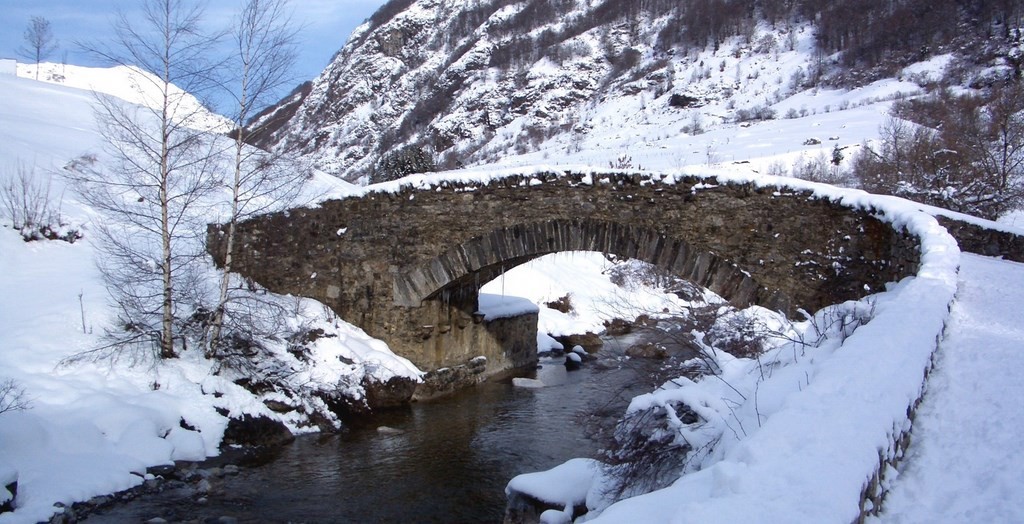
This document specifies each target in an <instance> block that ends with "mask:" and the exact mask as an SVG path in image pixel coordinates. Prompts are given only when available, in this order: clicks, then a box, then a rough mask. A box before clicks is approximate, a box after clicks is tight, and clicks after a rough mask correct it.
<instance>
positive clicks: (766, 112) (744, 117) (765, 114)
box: [735, 105, 776, 123]
mask: <svg viewBox="0 0 1024 524" xmlns="http://www.w3.org/2000/svg"><path fill="white" fill-rule="evenodd" d="M775 116H776V112H775V110H774V109H772V108H771V107H769V106H766V105H761V106H754V107H751V108H744V109H737V110H736V116H735V121H736V122H737V123H742V122H753V121H758V120H774V119H775Z"/></svg>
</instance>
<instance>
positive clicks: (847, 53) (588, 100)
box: [260, 0, 1014, 181]
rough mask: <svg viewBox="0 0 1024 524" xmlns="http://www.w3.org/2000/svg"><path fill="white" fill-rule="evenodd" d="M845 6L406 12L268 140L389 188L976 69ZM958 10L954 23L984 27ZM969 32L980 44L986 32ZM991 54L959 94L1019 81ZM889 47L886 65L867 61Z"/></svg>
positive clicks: (294, 107)
mask: <svg viewBox="0 0 1024 524" xmlns="http://www.w3.org/2000/svg"><path fill="white" fill-rule="evenodd" d="M916 3H918V4H919V3H920V2H916ZM776 4H778V5H776ZM847 4H850V2H833V3H828V2H825V3H822V2H810V1H804V2H767V1H766V2H757V3H755V2H720V1H711V0H708V1H705V0H700V1H693V2H685V3H681V2H668V1H644V2H635V1H632V0H625V1H623V0H604V1H592V0H563V1H558V2H548V1H535V0H474V1H471V2H464V1H455V0H394V1H391V2H389V3H388V4H386V5H385V6H384V7H383V8H382V9H381V10H380V11H379V12H378V13H377V14H375V15H374V16H373V17H372V18H371V19H370V20H368V21H367V22H366V23H365V24H364V25H363V26H361V27H360V28H358V29H357V30H356V31H355V32H354V33H353V34H352V36H351V38H350V39H349V42H348V44H347V45H346V46H345V47H344V48H343V49H341V50H340V51H339V53H338V54H337V55H336V56H335V58H334V60H333V61H332V62H331V64H330V65H329V66H328V67H327V68H326V69H325V70H324V71H323V73H322V74H321V75H320V76H319V77H318V78H316V79H315V80H313V81H312V82H311V83H310V84H306V85H304V86H302V87H300V88H299V89H297V90H296V91H295V92H294V93H292V94H291V95H290V96H289V97H288V98H286V99H285V100H283V101H282V103H281V105H280V106H279V107H277V108H275V109H274V110H272V111H269V112H268V113H267V114H268V115H269V116H270V117H271V118H272V120H273V122H272V123H270V124H268V125H267V129H266V130H265V132H264V134H263V135H262V136H261V137H260V142H261V143H262V144H263V145H265V146H266V145H276V146H278V147H287V148H294V149H296V150H298V151H301V152H302V153H303V154H304V155H306V156H308V157H310V158H312V159H314V161H315V163H316V165H317V167H319V168H320V169H322V170H324V171H326V172H328V173H331V174H334V175H337V176H340V177H342V178H345V179H347V180H350V181H355V180H357V179H359V178H361V177H366V176H369V175H371V174H373V172H374V169H375V168H376V167H377V166H378V164H379V163H380V161H381V159H382V158H383V157H384V156H386V155H387V154H388V153H390V152H392V151H395V150H397V149H399V148H400V147H402V146H413V147H417V148H421V149H422V150H424V151H426V152H427V153H428V154H429V155H431V156H432V157H433V158H434V160H435V161H436V162H437V165H438V166H439V167H440V168H442V169H451V168H457V167H460V166H469V165H481V164H488V163H493V162H495V161H496V160H499V159H506V158H507V157H508V156H510V155H514V154H522V153H528V152H535V151H540V150H543V149H549V150H550V156H554V155H559V156H564V155H566V154H572V153H573V152H577V151H579V150H581V149H593V148H592V147H587V144H586V143H585V142H587V141H588V140H591V143H592V144H595V143H600V142H604V141H605V140H603V137H607V136H609V135H614V134H615V133H616V132H618V131H620V130H622V129H623V128H630V127H635V126H641V125H649V124H652V123H653V124H657V125H658V126H660V127H661V130H660V132H659V137H660V139H661V140H675V139H678V140H685V139H687V138H690V137H693V136H695V135H699V134H700V133H702V132H704V131H709V130H714V129H716V128H717V127H719V126H721V125H723V124H729V123H736V122H741V121H744V120H747V121H749V120H760V119H766V118H779V119H781V118H784V117H787V116H789V117H798V116H806V115H807V114H809V113H811V112H814V111H816V110H817V111H829V110H839V109H846V108H849V107H851V104H856V103H858V102H859V100H853V101H846V102H845V103H844V104H843V105H832V106H828V104H821V105H819V106H818V107H814V104H813V103H808V101H806V100H801V101H799V102H795V103H794V102H792V101H789V102H787V101H788V100H790V99H791V97H793V96H794V95H797V94H800V93H803V92H805V91H806V90H807V89H808V88H811V87H825V86H828V85H832V86H834V87H850V86H853V85H868V84H870V83H871V82H873V81H875V80H879V79H882V78H886V77H889V78H893V77H898V78H899V79H901V80H914V81H916V82H919V83H922V84H924V83H927V82H934V81H935V80H936V79H937V77H941V76H942V72H943V71H942V69H941V67H940V68H939V70H938V71H935V70H934V69H932V70H929V71H927V72H926V74H924V75H916V76H911V75H909V74H907V75H905V69H904V68H905V67H906V66H909V65H911V64H913V63H917V62H922V61H926V60H928V59H929V58H931V57H933V56H945V57H946V58H945V59H943V60H942V61H941V64H940V66H944V65H946V64H947V63H949V57H950V56H952V55H950V54H948V53H950V52H952V51H956V52H957V53H960V55H958V56H963V52H962V51H960V49H962V48H959V47H957V46H956V45H954V42H955V41H956V38H960V40H959V41H958V42H960V43H962V42H963V41H965V37H957V36H956V34H955V32H952V31H946V30H945V29H944V28H946V27H947V25H948V24H947V23H944V24H941V25H933V26H932V30H931V33H929V35H927V40H928V42H927V44H928V45H927V46H924V47H920V46H919V47H917V48H912V46H913V45H914V42H916V41H917V40H918V39H919V35H918V33H920V31H921V29H920V28H918V26H917V25H915V23H916V18H913V17H911V18H912V20H911V22H915V23H909V27H903V26H906V25H908V22H899V21H900V20H903V18H906V17H907V16H909V15H907V14H906V13H905V12H903V11H901V9H905V8H907V7H908V6H909V5H910V4H915V2H914V1H911V0H903V1H900V2H889V3H885V4H886V5H885V6H882V5H879V6H874V8H873V11H872V12H873V13H874V14H873V20H874V21H871V20H866V19H865V16H866V15H865V14H862V13H860V11H858V10H850V9H847V8H848V7H850V6H849V5H847ZM879 4H882V3H879ZM844 9H845V11H844ZM943 9H946V10H947V11H948V10H949V9H952V11H951V12H952V13H953V16H952V17H951V18H953V19H955V20H959V19H960V17H966V16H968V14H969V13H966V12H961V11H962V10H960V11H958V10H957V9H956V8H948V6H945V4H943ZM925 11H926V12H928V13H933V14H934V13H935V12H939V11H940V9H939V7H938V6H932V7H929V8H928V9H925ZM942 12H946V11H942ZM844 13H845V14H844ZM915 16H917V15H915ZM921 16H923V15H921ZM929 16H932V15H929ZM844 17H845V18H844ZM983 20H987V19H984V18H983ZM886 21H889V22H890V23H891V24H893V25H892V27H903V28H902V29H900V30H901V31H904V34H903V37H904V38H901V39H890V40H892V41H897V40H898V41H899V42H900V44H896V43H892V42H889V41H886V40H885V39H883V38H880V37H868V36H864V34H858V35H857V36H849V37H846V38H839V37H836V36H835V35H836V34H838V33H839V32H840V31H839V30H837V29H836V28H835V27H834V26H835V25H836V24H837V23H839V22H842V23H845V24H846V27H847V32H853V31H855V30H859V29H860V26H864V29H865V30H866V31H867V33H865V34H871V35H873V34H874V33H872V32H871V31H870V30H869V28H871V27H875V29H877V30H879V31H880V30H881V28H880V27H877V26H880V25H881V24H882V23H883V22H886ZM872 23H873V24H875V26H871V24H872ZM900 24H902V25H900ZM981 25H984V23H982V24H981ZM963 26H964V28H967V33H968V34H970V28H971V25H970V23H964V24H963ZM887 27H888V26H887ZM920 38H924V37H923V36H921V37H920ZM990 41H991V42H993V43H990V44H987V45H988V46H989V47H992V49H991V50H990V52H988V53H987V54H984V58H983V59H982V58H980V55H981V54H982V53H978V55H979V56H974V55H971V57H970V59H969V60H966V59H964V60H961V59H958V60H956V66H957V68H958V70H959V73H958V74H960V75H961V78H963V79H965V80H968V81H969V80H970V79H971V78H973V77H975V76H979V77H983V76H984V75H985V74H992V68H986V67H987V66H989V65H999V66H1000V67H1003V68H1004V69H1006V70H1009V71H1011V72H1012V71H1013V70H1014V69H1013V67H1011V65H1008V64H1012V63H1013V60H1012V56H1013V55H1012V53H1010V52H1009V51H1007V49H1010V47H1006V46H1004V47H1002V48H999V47H998V45H997V44H998V43H999V42H1002V41H1003V40H1002V39H1001V38H1000V37H999V35H996V36H994V37H993V38H992V39H990ZM965 47H966V48H968V49H973V47H969V46H965ZM982 47H984V46H982ZM1011 47H1012V46H1011ZM997 48H998V49H997ZM877 49H881V50H882V51H884V53H882V54H884V56H885V57H887V58H886V59H885V60H883V59H880V58H875V57H874V54H878V53H877V52H876V53H874V54H872V53H869V52H868V51H872V50H877ZM908 49H910V50H908ZM979 60H987V62H985V63H982V64H980V65H979V64H976V62H977V61H979ZM997 70H998V68H997ZM911 72H912V71H911ZM932 73H934V75H935V76H928V74H932ZM1005 73H1006V71H1003V73H1002V74H1005ZM891 94H892V93H889V95H891ZM837 102H839V103H841V102H840V101H837ZM798 145H799V144H798ZM618 153H620V152H619V151H616V152H615V154H616V155H617V154H618ZM706 156H707V155H705V157H706ZM612 158H613V159H614V158H615V157H614V156H613V157H612ZM634 160H636V158H635V157H634ZM706 160H707V158H704V159H701V160H697V159H683V160H681V162H677V165H676V166H674V167H679V165H678V164H680V163H682V164H700V163H708V162H706ZM643 165H644V166H647V165H648V164H643ZM381 178H384V177H383V176H381V175H378V176H376V179H378V180H379V179H381Z"/></svg>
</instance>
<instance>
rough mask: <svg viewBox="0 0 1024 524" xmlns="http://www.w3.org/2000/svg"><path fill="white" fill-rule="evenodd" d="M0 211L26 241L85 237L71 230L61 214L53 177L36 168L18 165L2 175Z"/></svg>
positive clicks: (73, 239)
mask: <svg viewBox="0 0 1024 524" xmlns="http://www.w3.org/2000/svg"><path fill="white" fill-rule="evenodd" d="M0 212H2V213H3V217H4V219H6V220H7V221H9V222H10V224H11V227H12V228H14V229H16V230H18V232H19V233H21V237H22V238H24V239H25V241H26V242H30V241H33V240H44V239H48V240H64V241H66V242H72V243H73V242H74V241H76V240H78V239H80V238H82V234H81V233H80V232H79V231H78V229H77V228H73V227H70V225H69V224H68V223H67V222H65V221H64V219H63V217H62V216H61V212H60V200H58V201H57V203H56V204H54V202H53V200H52V198H51V196H50V177H49V176H48V175H40V174H38V173H37V172H36V168H35V167H34V166H33V167H29V166H26V165H24V164H18V165H17V167H15V168H13V169H7V170H5V171H3V172H0Z"/></svg>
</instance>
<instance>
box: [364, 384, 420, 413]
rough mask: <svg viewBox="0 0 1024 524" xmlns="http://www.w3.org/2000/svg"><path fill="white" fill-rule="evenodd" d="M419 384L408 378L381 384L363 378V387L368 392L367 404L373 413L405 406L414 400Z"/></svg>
mask: <svg viewBox="0 0 1024 524" xmlns="http://www.w3.org/2000/svg"><path fill="white" fill-rule="evenodd" d="M418 385H419V383H418V382H416V381H415V380H412V379H411V378H406V377H391V378H390V379H388V380H387V381H385V382H380V381H378V380H376V379H373V378H370V377H363V381H362V386H363V390H364V391H366V404H367V406H368V407H369V408H370V410H371V411H375V410H378V409H388V408H396V407H399V406H404V405H406V404H408V403H409V402H410V401H411V400H412V395H413V393H415V392H416V387H417V386H418Z"/></svg>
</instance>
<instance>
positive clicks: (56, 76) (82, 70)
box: [18, 62, 233, 133]
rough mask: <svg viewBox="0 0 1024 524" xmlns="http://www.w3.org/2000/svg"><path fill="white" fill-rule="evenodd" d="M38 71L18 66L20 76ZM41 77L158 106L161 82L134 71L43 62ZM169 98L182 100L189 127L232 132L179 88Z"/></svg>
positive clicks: (228, 124) (227, 123)
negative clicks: (158, 92) (158, 91)
mask: <svg viewBox="0 0 1024 524" xmlns="http://www.w3.org/2000/svg"><path fill="white" fill-rule="evenodd" d="M36 69H37V67H36V64H18V76H20V77H23V78H32V79H35V78H36V75H37V71H36ZM38 77H39V81H41V82H49V83H53V84H59V85H65V86H68V87H75V88H78V89H82V90H86V91H93V92H96V93H101V94H104V95H110V96H114V97H117V98H120V99H122V100H124V101H126V102H130V103H133V104H139V105H144V106H150V105H153V104H155V103H156V101H157V96H158V95H157V91H155V89H156V88H157V86H158V85H159V81H158V80H157V79H156V78H154V77H153V76H152V75H150V74H148V73H145V72H143V71H141V70H139V69H136V68H134V67H127V66H115V67H108V68H96V67H82V66H75V65H68V64H54V63H49V62H43V63H41V64H39V66H38ZM169 96H170V97H172V98H173V99H176V100H178V99H180V100H178V102H177V104H178V106H179V109H178V110H179V111H180V112H181V114H183V115H189V122H188V124H189V126H191V127H194V128H196V129H201V130H203V131H212V132H217V133H226V132H228V131H230V130H231V129H232V127H233V126H232V124H231V120H229V119H227V118H224V117H222V116H220V115H218V114H216V113H214V112H212V111H210V110H208V109H207V108H206V107H205V106H203V104H202V102H200V101H199V99H197V98H196V97H195V96H193V95H191V94H189V93H186V92H184V91H182V90H181V89H179V88H178V87H177V86H173V85H172V86H171V89H170V91H169Z"/></svg>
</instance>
